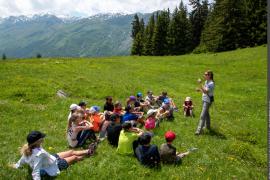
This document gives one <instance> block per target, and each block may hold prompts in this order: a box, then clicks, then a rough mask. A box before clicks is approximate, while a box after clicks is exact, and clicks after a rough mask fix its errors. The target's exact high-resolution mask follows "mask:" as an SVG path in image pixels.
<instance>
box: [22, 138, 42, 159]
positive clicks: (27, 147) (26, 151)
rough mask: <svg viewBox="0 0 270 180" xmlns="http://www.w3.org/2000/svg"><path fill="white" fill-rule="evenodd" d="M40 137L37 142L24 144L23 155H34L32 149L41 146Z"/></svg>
mask: <svg viewBox="0 0 270 180" xmlns="http://www.w3.org/2000/svg"><path fill="white" fill-rule="evenodd" d="M40 143H41V141H40V139H39V140H37V141H36V142H34V143H32V144H24V145H23V147H22V148H21V151H20V152H21V155H25V156H31V155H32V151H33V149H34V148H36V147H39V146H40Z"/></svg>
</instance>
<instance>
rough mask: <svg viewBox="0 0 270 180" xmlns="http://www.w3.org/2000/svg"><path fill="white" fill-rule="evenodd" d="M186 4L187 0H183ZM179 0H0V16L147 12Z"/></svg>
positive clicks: (170, 6) (163, 7)
mask: <svg viewBox="0 0 270 180" xmlns="http://www.w3.org/2000/svg"><path fill="white" fill-rule="evenodd" d="M183 2H184V4H186V5H188V0H183ZM179 3H180V0H0V16H1V17H7V16H18V15H33V14H45V13H49V14H55V15H58V16H77V17H87V16H91V15H95V14H99V13H126V14H131V13H136V12H142V13H149V12H153V11H156V10H162V9H167V8H170V9H171V10H173V9H174V8H175V7H176V6H178V5H179Z"/></svg>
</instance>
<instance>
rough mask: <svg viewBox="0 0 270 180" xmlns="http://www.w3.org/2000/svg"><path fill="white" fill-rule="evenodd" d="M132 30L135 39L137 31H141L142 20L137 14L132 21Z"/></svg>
mask: <svg viewBox="0 0 270 180" xmlns="http://www.w3.org/2000/svg"><path fill="white" fill-rule="evenodd" d="M131 24H132V32H131V37H132V39H135V37H136V35H137V33H138V32H139V31H140V29H141V28H140V20H139V17H138V15H137V14H135V15H134V20H133V21H132V23H131Z"/></svg>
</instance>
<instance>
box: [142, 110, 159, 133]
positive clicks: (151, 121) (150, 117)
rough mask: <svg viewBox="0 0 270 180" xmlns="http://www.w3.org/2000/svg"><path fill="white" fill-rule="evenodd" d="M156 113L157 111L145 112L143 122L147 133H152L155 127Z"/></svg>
mask: <svg viewBox="0 0 270 180" xmlns="http://www.w3.org/2000/svg"><path fill="white" fill-rule="evenodd" d="M156 113H157V109H150V110H149V111H147V115H146V121H145V125H144V127H145V129H146V130H147V131H150V132H152V130H153V129H154V128H155V127H156Z"/></svg>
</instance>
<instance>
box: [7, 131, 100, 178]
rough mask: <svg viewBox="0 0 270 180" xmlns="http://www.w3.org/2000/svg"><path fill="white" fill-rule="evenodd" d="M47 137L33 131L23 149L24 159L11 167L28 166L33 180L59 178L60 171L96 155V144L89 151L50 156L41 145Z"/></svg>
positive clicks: (67, 152)
mask: <svg viewBox="0 0 270 180" xmlns="http://www.w3.org/2000/svg"><path fill="white" fill-rule="evenodd" d="M45 136H46V135H45V134H43V133H42V132H39V131H32V132H30V133H29V134H28V135H27V138H26V139H27V142H28V143H27V144H25V145H24V146H23V147H22V149H21V154H22V157H21V158H20V160H19V161H18V162H17V163H16V164H12V165H10V166H11V167H13V168H16V169H17V168H19V167H21V166H22V165H23V164H28V165H29V166H30V167H31V168H32V170H33V171H32V178H33V179H34V180H39V179H41V176H51V177H53V176H57V175H58V174H60V171H62V170H65V169H67V168H68V167H69V165H70V164H72V163H74V162H77V161H80V160H82V159H83V158H84V157H86V156H91V155H93V154H94V152H95V149H96V147H97V146H96V144H94V143H93V144H90V146H89V149H87V150H81V151H73V150H69V151H65V152H59V153H57V154H53V155H51V154H49V153H48V152H47V151H45V150H44V149H43V148H42V146H41V144H42V143H43V139H44V137H45Z"/></svg>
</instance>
